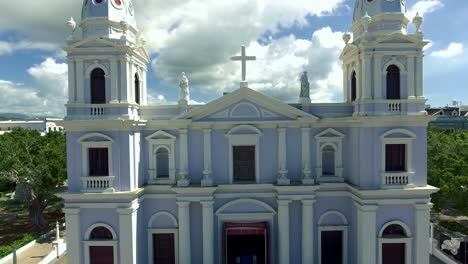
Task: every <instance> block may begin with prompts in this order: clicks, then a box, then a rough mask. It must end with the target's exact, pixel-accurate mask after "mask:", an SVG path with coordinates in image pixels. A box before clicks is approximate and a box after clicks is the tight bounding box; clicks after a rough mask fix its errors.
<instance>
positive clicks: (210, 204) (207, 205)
mask: <svg viewBox="0 0 468 264" xmlns="http://www.w3.org/2000/svg"><path fill="white" fill-rule="evenodd" d="M200 203H201V205H202V206H203V208H213V204H214V201H201V202H200Z"/></svg>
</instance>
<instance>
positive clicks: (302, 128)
mask: <svg viewBox="0 0 468 264" xmlns="http://www.w3.org/2000/svg"><path fill="white" fill-rule="evenodd" d="M301 130H302V132H310V130H311V128H310V127H301Z"/></svg>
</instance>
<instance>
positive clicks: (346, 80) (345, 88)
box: [342, 64, 351, 103]
mask: <svg viewBox="0 0 468 264" xmlns="http://www.w3.org/2000/svg"><path fill="white" fill-rule="evenodd" d="M342 70H343V96H344V98H345V100H346V102H347V103H351V96H349V87H350V85H349V76H350V75H349V64H348V65H344V64H343V66H342Z"/></svg>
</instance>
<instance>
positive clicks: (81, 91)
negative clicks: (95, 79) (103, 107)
mask: <svg viewBox="0 0 468 264" xmlns="http://www.w3.org/2000/svg"><path fill="white" fill-rule="evenodd" d="M75 61H76V75H75V78H76V95H77V98H76V102H77V103H80V104H84V103H85V88H86V87H84V74H85V72H84V64H83V60H82V59H75Z"/></svg>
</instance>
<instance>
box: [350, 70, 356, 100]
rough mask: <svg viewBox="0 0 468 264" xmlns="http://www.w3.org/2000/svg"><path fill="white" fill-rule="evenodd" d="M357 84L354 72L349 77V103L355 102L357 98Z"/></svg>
mask: <svg viewBox="0 0 468 264" xmlns="http://www.w3.org/2000/svg"><path fill="white" fill-rule="evenodd" d="M356 85H357V82H356V72H355V71H353V75H352V76H351V102H354V101H356V97H357V87H356Z"/></svg>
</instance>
